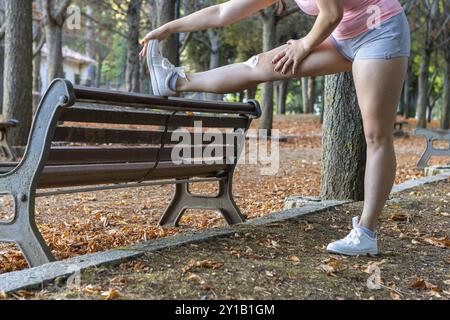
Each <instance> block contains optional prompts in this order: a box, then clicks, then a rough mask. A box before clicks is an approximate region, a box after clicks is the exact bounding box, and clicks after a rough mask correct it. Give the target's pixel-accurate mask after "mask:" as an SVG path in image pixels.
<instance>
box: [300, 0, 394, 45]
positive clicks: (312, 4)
mask: <svg viewBox="0 0 450 320" xmlns="http://www.w3.org/2000/svg"><path fill="white" fill-rule="evenodd" d="M295 1H296V2H297V4H298V6H299V7H300V9H302V10H303V11H304V12H305V13H307V14H310V15H318V14H319V8H318V7H317V4H316V1H315V0H295ZM402 11H403V7H402V5H401V4H400V2H398V0H344V17H343V18H342V21H341V23H340V24H339V25H338V26H337V28H336V30H335V31H334V32H333V36H334V37H335V38H336V39H339V40H345V39H350V38H353V37H356V36H358V35H360V34H362V33H364V32H366V31H368V30H370V29H372V28H375V27H376V26H377V25H379V23H381V22H383V21H386V20H388V19H389V18H392V17H393V16H396V15H397V14H399V13H400V12H402Z"/></svg>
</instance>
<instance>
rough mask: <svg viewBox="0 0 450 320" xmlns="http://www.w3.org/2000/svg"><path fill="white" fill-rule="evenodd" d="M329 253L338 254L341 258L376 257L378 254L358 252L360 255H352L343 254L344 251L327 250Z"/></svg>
mask: <svg viewBox="0 0 450 320" xmlns="http://www.w3.org/2000/svg"><path fill="white" fill-rule="evenodd" d="M327 251H328V252H329V253H333V254H340V255H343V256H349V257H356V256H367V255H370V256H377V255H378V252H360V253H354V252H344V251H340V252H339V251H335V250H327Z"/></svg>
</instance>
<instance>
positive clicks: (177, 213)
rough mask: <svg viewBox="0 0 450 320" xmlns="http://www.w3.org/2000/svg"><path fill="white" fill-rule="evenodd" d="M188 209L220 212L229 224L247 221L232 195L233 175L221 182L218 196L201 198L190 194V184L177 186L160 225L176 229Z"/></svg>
mask: <svg viewBox="0 0 450 320" xmlns="http://www.w3.org/2000/svg"><path fill="white" fill-rule="evenodd" d="M187 209H210V210H219V211H220V213H222V215H223V216H224V218H225V220H226V221H227V222H228V223H229V224H237V223H242V222H244V221H245V218H244V216H243V215H242V214H241V212H240V211H239V208H238V207H237V205H236V203H235V202H234V199H233V195H232V175H231V174H230V175H229V178H227V179H224V180H220V181H219V193H218V195H217V196H199V195H193V194H192V193H190V192H189V184H188V183H180V184H177V185H176V186H175V192H174V195H173V197H172V200H171V202H170V204H169V206H168V207H167V209H166V211H165V213H164V215H163V217H162V218H161V220H160V222H159V224H160V225H161V226H164V227H175V226H178V223H179V221H180V219H181V217H182V215H183V214H184V213H185V211H186V210H187Z"/></svg>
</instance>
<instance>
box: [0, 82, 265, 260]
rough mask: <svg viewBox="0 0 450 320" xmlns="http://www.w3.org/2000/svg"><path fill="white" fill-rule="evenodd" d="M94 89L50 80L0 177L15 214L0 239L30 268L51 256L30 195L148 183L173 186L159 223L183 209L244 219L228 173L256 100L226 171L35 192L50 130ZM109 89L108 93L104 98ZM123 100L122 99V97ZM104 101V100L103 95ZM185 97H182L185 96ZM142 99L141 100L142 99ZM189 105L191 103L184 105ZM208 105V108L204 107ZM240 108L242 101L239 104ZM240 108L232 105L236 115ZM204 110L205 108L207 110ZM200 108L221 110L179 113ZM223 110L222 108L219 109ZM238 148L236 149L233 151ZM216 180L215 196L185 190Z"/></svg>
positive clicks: (194, 105)
mask: <svg viewBox="0 0 450 320" xmlns="http://www.w3.org/2000/svg"><path fill="white" fill-rule="evenodd" d="M95 90H96V89H88V88H81V87H80V88H75V89H74V87H73V86H72V84H71V83H70V82H68V81H66V80H61V79H56V80H55V81H53V82H52V84H51V85H50V87H49V89H48V90H47V92H46V93H45V95H44V96H43V98H42V100H41V102H40V105H39V107H38V109H37V111H36V115H35V118H34V122H33V125H32V128H31V132H30V135H29V140H28V144H27V147H26V149H25V153H24V156H23V158H22V160H21V161H20V163H19V164H18V165H17V166H16V167H15V168H14V169H12V170H11V171H10V172H8V173H6V174H2V175H0V193H1V194H4V195H5V194H8V195H11V196H12V197H13V199H14V204H15V205H14V218H13V220H12V221H9V222H0V241H4V242H14V243H16V244H17V245H18V246H19V248H20V250H21V251H22V252H23V254H24V256H25V258H26V260H27V261H28V263H29V265H30V266H38V265H42V264H45V263H47V262H50V261H54V260H55V258H54V256H53V254H52V253H51V250H50V248H49V247H48V246H47V244H46V242H45V240H44V238H43V237H42V235H41V233H40V231H39V229H38V227H37V225H36V221H35V198H36V197H39V196H48V195H56V194H67V193H77V192H86V191H96V190H105V189H117V188H128V187H136V186H142V187H143V186H147V185H164V184H175V185H176V187H175V192H174V194H173V197H172V200H171V202H170V204H169V206H168V207H167V209H166V211H165V213H164V215H163V217H162V218H161V221H160V224H161V225H163V226H176V225H177V224H178V222H179V220H180V218H181V216H182V215H183V213H184V212H185V211H186V210H187V209H217V210H219V211H220V212H221V213H222V215H223V216H224V217H225V219H226V221H227V222H228V223H230V224H235V223H241V222H244V220H245V218H244V216H243V215H242V213H241V212H240V210H239V208H238V207H237V205H236V203H235V201H234V199H233V195H232V181H233V173H234V170H235V167H236V165H237V160H238V158H239V155H240V152H241V151H242V148H241V147H240V146H239V143H245V134H246V131H247V129H248V127H249V126H250V123H251V121H252V120H253V119H254V118H258V117H259V116H260V115H261V109H260V107H259V105H258V103H257V102H256V101H251V102H249V104H248V107H249V110H250V109H252V110H253V111H249V110H244V111H243V112H242V115H243V116H246V117H247V118H248V125H247V128H246V129H245V130H241V131H242V132H239V133H240V136H241V139H240V142H239V143H238V144H237V146H236V154H235V155H236V157H235V163H234V164H231V165H227V170H225V172H223V174H221V175H220V176H216V177H212V178H207V177H205V178H204V179H201V178H197V179H196V178H188V179H174V180H172V179H169V180H162V181H151V182H148V183H145V182H143V183H122V184H112V185H109V186H108V185H102V186H98V187H97V186H96V187H92V186H91V187H85V188H79V189H73V188H72V189H67V188H66V189H63V190H56V191H50V192H42V193H40V194H38V193H37V189H38V180H39V176H40V174H41V173H42V171H43V169H44V167H45V165H46V163H47V159H48V157H49V153H50V149H51V143H52V139H53V137H54V134H55V130H56V127H57V123H58V120H59V119H60V117H61V115H62V113H63V111H64V110H65V109H67V108H70V107H71V106H72V105H74V104H75V102H76V101H80V100H82V99H83V96H85V95H88V94H90V93H92V92H93V93H94V94H95ZM109 93H111V97H109V98H108V95H109ZM115 95H117V97H118V98H120V99H122V98H123V99H124V101H122V102H123V103H124V105H125V104H126V101H125V100H127V99H130V97H132V94H123V96H122V95H120V93H118V92H114V93H113V92H111V91H110V92H106V91H105V92H104V93H103V94H102V95H101V96H102V97H105V99H111V101H113V100H112V99H115V98H114V96H115ZM125 98H126V99H125ZM145 98H147V99H149V98H152V99H155V101H157V102H158V106H161V105H164V104H165V105H166V106H167V110H169V111H172V110H174V109H175V110H178V109H177V108H180V107H179V105H180V102H182V99H178V100H175V99H173V100H172V99H165V98H159V97H152V96H143V95H136V100H137V101H139V99H142V100H144V99H145ZM102 99H103V98H102ZM185 101H187V100H185ZM142 103H143V102H142ZM202 103H204V104H205V108H206V111H204V110H203V109H202ZM187 104H191V107H186V105H187ZM208 106H209V107H208ZM241 106H242V104H241ZM238 107H239V106H236V107H235V110H234V112H235V114H238V112H237V110H238V109H239V108H238ZM208 108H209V109H208ZM186 109H190V110H191V111H199V112H202V111H203V112H212V113H223V110H222V111H220V108H219V106H217V107H214V103H213V102H200V101H197V102H194V101H191V102H190V103H187V102H184V107H182V108H181V110H182V111H187V110H186ZM222 109H223V107H222ZM238 149H240V150H238ZM205 181H218V182H219V192H218V194H217V195H216V196H211V197H209V196H199V195H193V194H191V193H190V191H189V184H191V183H195V182H205Z"/></svg>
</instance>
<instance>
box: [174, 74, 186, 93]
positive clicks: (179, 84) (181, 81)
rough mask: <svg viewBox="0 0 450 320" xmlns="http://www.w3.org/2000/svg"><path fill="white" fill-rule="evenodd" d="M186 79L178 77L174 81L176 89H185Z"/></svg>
mask: <svg viewBox="0 0 450 320" xmlns="http://www.w3.org/2000/svg"><path fill="white" fill-rule="evenodd" d="M187 83H188V81H187V79H186V78H182V77H178V79H177V82H176V91H178V92H179V91H186V85H187Z"/></svg>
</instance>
